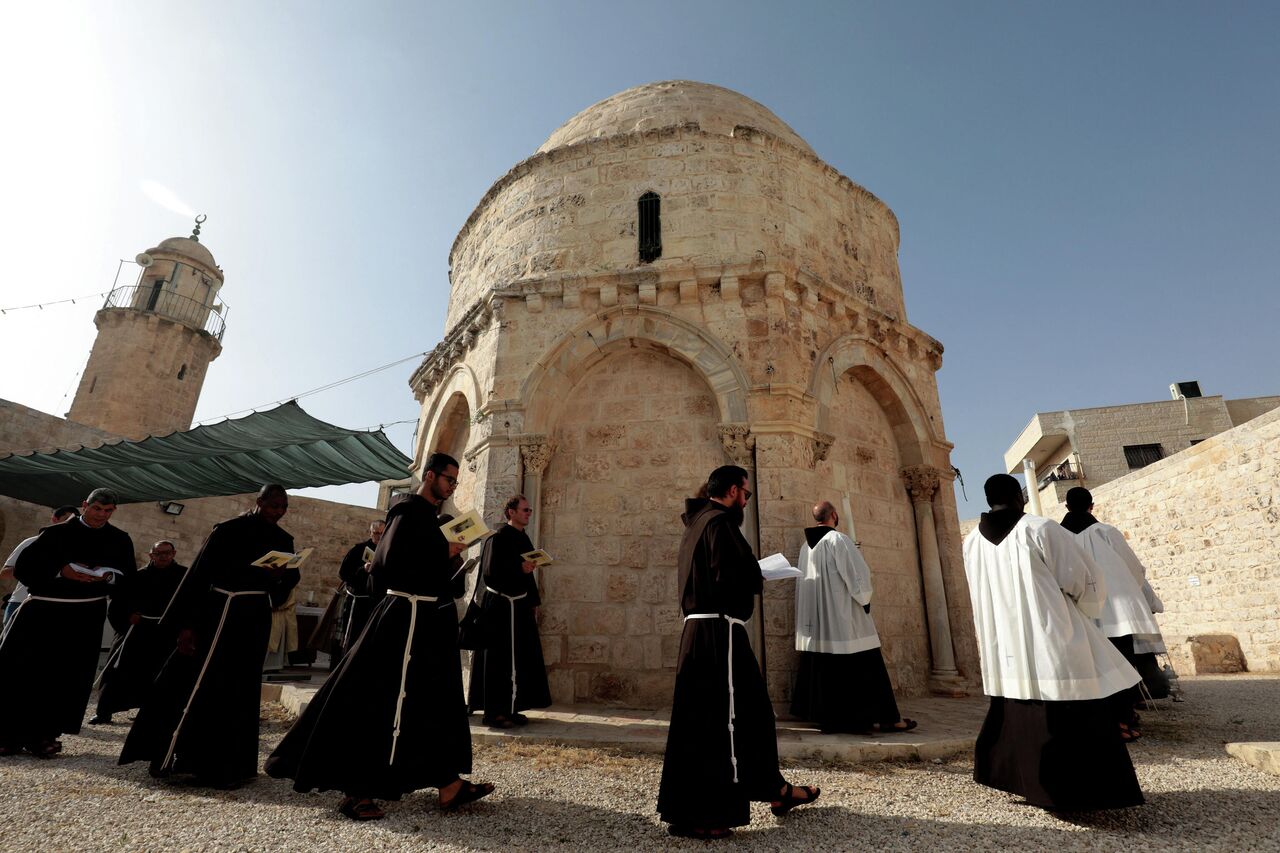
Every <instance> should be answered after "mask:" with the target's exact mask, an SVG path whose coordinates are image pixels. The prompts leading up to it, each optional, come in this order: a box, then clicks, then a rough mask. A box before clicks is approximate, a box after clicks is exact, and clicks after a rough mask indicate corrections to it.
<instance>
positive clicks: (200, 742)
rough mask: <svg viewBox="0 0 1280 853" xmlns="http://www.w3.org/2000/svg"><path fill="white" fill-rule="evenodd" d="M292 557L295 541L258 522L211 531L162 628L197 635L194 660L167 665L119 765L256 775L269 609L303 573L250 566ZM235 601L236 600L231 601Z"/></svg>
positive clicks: (248, 519) (220, 776)
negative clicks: (269, 557)
mask: <svg viewBox="0 0 1280 853" xmlns="http://www.w3.org/2000/svg"><path fill="white" fill-rule="evenodd" d="M268 551H286V552H292V551H293V537H292V536H290V535H289V534H288V533H287V532H285V531H284V530H283V529H282V528H281V527H280V526H279V525H276V524H272V523H271V522H269V521H267V520H265V519H264V518H262V517H261V516H260V515H258V514H256V513H250V514H247V515H242V516H239V517H238V518H233V519H231V520H230V521H224V522H222V523H221V524H219V525H217V526H215V527H214V528H213V532H212V533H210V534H209V538H208V539H206V540H205V542H204V545H203V546H202V547H201V548H200V553H199V554H198V555H197V556H196V559H195V562H193V563H192V564H191V569H190V570H189V571H188V572H187V574H186V577H184V578H183V580H182V583H181V584H180V585H179V587H178V591H177V593H175V595H174V597H173V601H172V603H171V604H170V605H169V612H168V613H166V614H165V617H164V619H163V620H162V621H161V625H160V627H161V630H165V631H172V632H173V635H174V636H177V634H178V633H179V632H180V631H182V630H184V629H191V630H194V632H195V654H194V655H184V654H182V653H181V652H179V651H174V652H173V653H172V654H170V655H169V659H168V660H167V661H166V662H165V664H164V667H163V668H162V669H161V670H160V674H159V675H158V676H157V677H156V680H155V684H154V686H153V688H152V690H151V693H150V695H149V696H148V697H147V701H146V703H145V704H144V705H143V706H142V710H140V711H139V712H138V716H137V718H136V719H135V720H134V723H133V727H132V728H131V729H130V730H129V735H128V737H127V738H126V739H125V742H124V749H123V750H122V751H121V753H120V763H121V764H129V763H130V762H133V761H149V762H150V763H151V775H153V776H164V775H167V774H169V773H170V772H175V771H176V772H179V773H191V774H193V775H195V776H196V777H198V778H199V779H200V780H201V781H203V782H207V783H209V784H213V785H232V784H235V783H237V782H241V781H243V780H245V779H249V778H252V777H253V776H256V775H257V772H258V714H259V706H260V704H261V693H262V663H263V658H264V657H265V656H266V651H267V642H268V640H269V638H270V634H271V607H272V602H273V601H282V600H283V599H285V598H287V597H288V595H289V590H291V589H292V588H293V587H294V586H296V585H297V583H298V581H299V579H300V577H301V576H300V574H299V572H298V570H297V569H286V570H284V571H283V572H281V571H274V572H273V571H269V570H267V569H264V568H260V567H258V566H253V565H250V564H251V563H252V562H253V561H254V560H257V559H258V558H259V557H261V556H262V555H264V554H266V553H267V552H268ZM231 593H237V594H235V595H232V594H231Z"/></svg>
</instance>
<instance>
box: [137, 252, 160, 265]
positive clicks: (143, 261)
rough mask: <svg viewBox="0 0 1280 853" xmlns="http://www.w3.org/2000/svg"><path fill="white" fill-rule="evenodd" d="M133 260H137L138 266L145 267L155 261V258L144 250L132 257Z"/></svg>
mask: <svg viewBox="0 0 1280 853" xmlns="http://www.w3.org/2000/svg"><path fill="white" fill-rule="evenodd" d="M134 260H135V261H136V262H137V264H138V266H140V267H142V268H143V269H146V268H147V267H149V266H151V265H152V264H154V263H155V262H156V259H155V258H153V257H151V256H150V255H148V254H147V253H146V252H139V253H138V256H137V257H136V258H134Z"/></svg>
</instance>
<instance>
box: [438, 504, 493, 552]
mask: <svg viewBox="0 0 1280 853" xmlns="http://www.w3.org/2000/svg"><path fill="white" fill-rule="evenodd" d="M440 532H441V533H443V534H444V538H445V539H448V540H449V541H450V542H461V543H462V544H463V545H467V546H471V545H474V544H475V543H477V542H479V541H480V540H481V539H484V538H485V537H486V536H489V535H491V534H492V533H493V531H492V530H490V529H489V527H488V525H486V524H485V523H484V519H483V518H481V517H480V513H478V512H476V511H475V510H474V509H473V510H470V511H468V512H464V513H463V514H462V515H460V516H458V517H457V518H455V519H453V520H451V521H446V522H445V523H444V524H442V525H440Z"/></svg>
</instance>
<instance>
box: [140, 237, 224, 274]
mask: <svg viewBox="0 0 1280 853" xmlns="http://www.w3.org/2000/svg"><path fill="white" fill-rule="evenodd" d="M156 252H172V253H173V254H176V255H183V256H185V257H188V258H190V259H191V260H193V261H198V262H200V263H202V264H204V265H205V266H207V267H209V268H210V269H214V270H216V269H217V268H218V264H217V263H216V262H215V261H214V260H213V252H210V251H209V250H208V249H207V248H205V245H204V244H203V243H200V242H197V241H195V240H192V239H191V238H190V237H170V238H169V239H168V240H161V241H160V245H159V246H156V247H154V248H151V249H147V253H148V254H155V253H156Z"/></svg>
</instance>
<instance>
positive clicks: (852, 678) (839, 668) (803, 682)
mask: <svg viewBox="0 0 1280 853" xmlns="http://www.w3.org/2000/svg"><path fill="white" fill-rule="evenodd" d="M830 532H831V528H830V527H806V528H805V530H804V535H805V539H806V540H807V541H808V543H809V547H810V548H813V547H815V546H817V544H818V543H819V542H821V541H822V539H823V537H825V536H826V535H827V534H828V533H830ZM862 609H863V610H865V611H866V612H867V613H870V612H871V605H870V604H864V605H862ZM791 715H792V716H793V717H795V718H797V719H800V720H812V721H813V722H815V723H817V724H818V726H819V727H820V728H821V729H822V731H824V732H864V731H869V730H870V729H871V727H872V726H873V725H875V724H877V723H878V724H879V725H880V727H881V729H883V730H886V731H887V730H888V729H890V728H892V727H893V726H894V725H896V724H897V723H898V722H899V721H901V720H902V715H901V714H900V713H899V711H898V701H897V699H895V698H894V695H893V682H892V681H890V680H889V670H888V669H887V668H885V665H884V655H883V654H881V652H880V647H879V646H876V647H875V648H874V649H866V650H864V651H861V652H853V653H851V654H832V653H828V652H801V653H800V663H799V665H798V666H797V667H796V684H795V689H794V690H792V691H791Z"/></svg>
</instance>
